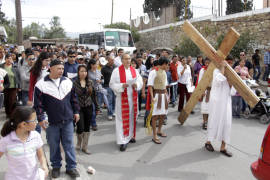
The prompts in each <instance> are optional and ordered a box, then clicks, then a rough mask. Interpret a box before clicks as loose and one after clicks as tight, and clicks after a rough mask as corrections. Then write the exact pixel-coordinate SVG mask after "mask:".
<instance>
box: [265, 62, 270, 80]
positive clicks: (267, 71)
mask: <svg viewBox="0 0 270 180" xmlns="http://www.w3.org/2000/svg"><path fill="white" fill-rule="evenodd" d="M269 69H270V64H268V65H265V71H264V74H263V80H264V81H268V75H269Z"/></svg>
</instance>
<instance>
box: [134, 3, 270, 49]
mask: <svg viewBox="0 0 270 180" xmlns="http://www.w3.org/2000/svg"><path fill="white" fill-rule="evenodd" d="M191 22H192V24H193V25H194V26H195V27H196V28H197V29H198V30H199V31H200V32H201V33H202V34H203V36H204V37H206V39H207V40H208V41H210V43H211V44H212V45H215V44H216V40H217V37H218V36H219V35H220V34H222V33H226V32H227V31H228V30H229V28H230V27H234V28H235V29H236V30H237V31H238V32H239V33H240V34H241V33H243V32H245V31H246V30H250V31H251V33H252V35H253V36H255V37H256V42H255V44H254V49H255V48H258V49H261V50H264V49H266V48H268V47H270V8H266V9H263V10H256V11H248V12H243V13H237V14H233V15H228V16H222V17H214V16H207V17H202V18H198V19H192V20H191ZM182 24H183V21H181V22H175V23H170V24H165V25H162V26H155V27H151V28H147V29H142V30H140V31H139V32H140V34H141V38H140V41H139V42H138V43H137V44H136V46H137V48H146V49H154V48H156V47H163V46H166V47H169V48H174V47H175V46H176V45H179V41H180V38H181V36H185V34H184V33H183V31H182V30H181V27H182ZM148 27H149V26H148Z"/></svg>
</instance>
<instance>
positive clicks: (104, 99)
mask: <svg viewBox="0 0 270 180" xmlns="http://www.w3.org/2000/svg"><path fill="white" fill-rule="evenodd" d="M97 101H98V105H99V107H100V108H101V107H102V103H105V104H106V106H107V107H108V99H107V96H106V95H105V94H104V93H102V92H97Z"/></svg>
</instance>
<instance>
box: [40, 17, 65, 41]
mask: <svg viewBox="0 0 270 180" xmlns="http://www.w3.org/2000/svg"><path fill="white" fill-rule="evenodd" d="M50 25H51V27H50V29H49V30H46V31H45V37H44V38H48V39H54V38H65V37H66V33H65V30H64V28H63V27H62V25H61V23H60V17H58V16H53V17H52V19H51V22H50Z"/></svg>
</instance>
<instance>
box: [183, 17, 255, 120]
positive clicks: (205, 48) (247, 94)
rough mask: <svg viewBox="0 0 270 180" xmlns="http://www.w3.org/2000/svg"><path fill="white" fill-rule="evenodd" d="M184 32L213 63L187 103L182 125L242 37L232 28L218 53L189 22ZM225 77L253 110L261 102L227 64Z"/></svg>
mask: <svg viewBox="0 0 270 180" xmlns="http://www.w3.org/2000/svg"><path fill="white" fill-rule="evenodd" d="M183 30H184V32H185V33H186V34H187V35H188V36H189V37H190V39H191V40H192V41H193V42H194V43H195V44H196V45H197V46H198V47H199V49H200V50H201V51H202V52H203V53H204V54H205V55H206V56H207V57H208V58H209V59H210V60H211V63H210V64H209V66H208V68H207V70H206V72H205V73H204V75H203V77H202V79H201V81H200V82H199V84H198V85H197V87H196V89H195V90H194V92H193V93H192V95H191V97H190V99H189V101H188V102H187V103H186V105H185V107H184V108H183V110H182V111H181V113H180V115H179V116H178V121H179V122H180V123H181V124H182V125H183V124H184V122H185V121H186V119H187V117H188V115H189V114H190V112H191V111H192V109H193V108H194V107H195V105H196V104H197V102H198V101H199V99H200V98H201V97H202V95H203V93H204V92H205V90H206V88H207V87H208V86H209V85H210V83H211V82H212V79H213V72H214V70H215V68H216V67H219V66H220V64H221V63H222V61H224V59H225V58H226V56H227V55H228V54H229V52H230V51H231V49H232V48H233V46H234V45H235V43H236V42H237V40H238V38H239V37H240V34H239V33H238V32H237V31H236V30H234V29H233V28H230V30H229V32H228V33H227V34H226V36H225V38H224V39H223V41H222V43H221V45H220V47H219V50H218V51H216V50H215V49H214V48H213V47H212V46H211V44H210V43H209V42H208V41H207V40H206V39H205V38H204V37H203V36H202V35H201V34H200V32H199V31H197V30H196V28H195V27H194V26H193V25H192V24H191V23H190V22H189V21H185V23H184V25H183ZM224 75H225V76H226V78H227V79H228V81H229V83H230V84H232V85H233V86H234V88H235V89H236V90H237V91H238V93H239V94H240V95H241V96H242V97H243V98H244V100H245V101H246V102H247V103H248V104H249V106H250V107H251V108H252V107H254V106H255V105H256V104H257V103H258V102H259V98H258V97H257V96H256V95H255V94H254V93H253V92H252V91H251V89H250V88H249V87H248V86H247V85H246V84H245V83H244V82H243V81H242V79H241V78H240V77H239V76H238V74H237V73H236V72H235V71H234V70H233V69H232V68H231V67H230V66H229V65H228V64H227V63H226V66H225V73H224ZM217 106H218V104H217Z"/></svg>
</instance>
